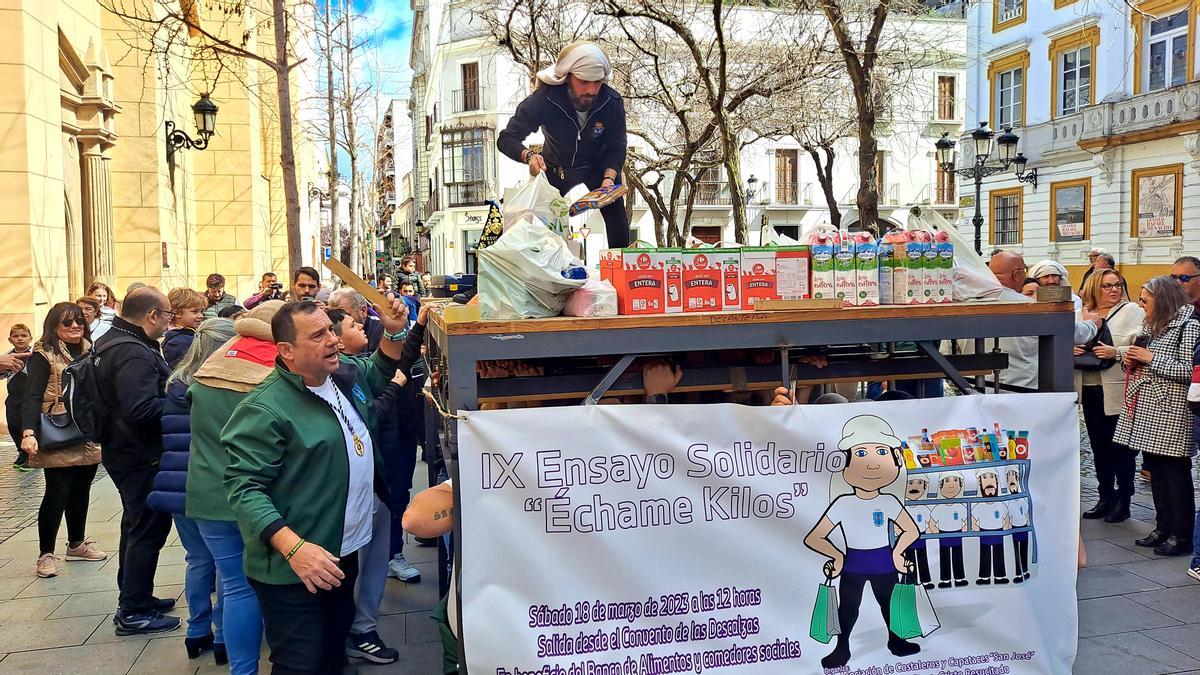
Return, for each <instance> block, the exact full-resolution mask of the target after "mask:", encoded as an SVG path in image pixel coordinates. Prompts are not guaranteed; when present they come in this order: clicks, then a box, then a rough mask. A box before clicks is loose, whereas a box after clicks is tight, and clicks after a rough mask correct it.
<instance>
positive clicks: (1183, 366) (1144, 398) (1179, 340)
mask: <svg viewBox="0 0 1200 675" xmlns="http://www.w3.org/2000/svg"><path fill="white" fill-rule="evenodd" d="M1089 281H1090V279H1089ZM1138 304H1140V305H1141V306H1142V308H1143V309H1145V311H1146V319H1145V321H1144V322H1143V324H1142V330H1141V333H1140V334H1139V335H1138V337H1137V339H1136V340H1134V343H1133V346H1131V347H1128V348H1126V349H1125V350H1123V351H1124V353H1123V355H1122V360H1123V363H1124V366H1125V372H1126V385H1125V404H1124V406H1123V407H1122V409H1121V416H1120V419H1119V420H1118V421H1117V430H1116V433H1115V434H1114V435H1113V442H1114V443H1117V444H1118V445H1123V446H1125V447H1127V448H1129V449H1130V450H1132V451H1134V452H1140V453H1142V468H1144V469H1147V470H1149V471H1150V490H1151V493H1152V494H1153V496H1154V515H1155V520H1156V524H1155V528H1154V531H1153V532H1151V533H1150V534H1148V535H1146V536H1145V537H1143V538H1141V539H1138V540H1137V541H1136V542H1134V543H1136V544H1137V545H1138V546H1142V547H1145V548H1153V549H1154V553H1155V555H1161V556H1176V555H1183V554H1185V553H1190V552H1191V551H1192V534H1193V532H1192V527H1193V524H1194V520H1195V514H1196V498H1195V495H1194V493H1193V492H1192V456H1193V455H1195V454H1196V450H1195V442H1194V441H1193V439H1192V411H1191V409H1190V408H1188V406H1187V390H1188V385H1189V384H1190V383H1191V376H1192V353H1193V352H1194V351H1195V348H1196V340H1197V338H1200V323H1197V322H1196V321H1195V317H1193V313H1194V310H1193V308H1192V305H1191V304H1189V303H1188V297H1187V294H1186V293H1184V291H1183V288H1182V287H1180V285H1179V284H1178V283H1176V282H1175V280H1174V279H1172V278H1171V277H1169V276H1160V277H1155V278H1153V279H1151V280H1150V281H1147V282H1146V285H1144V286H1142V289H1141V292H1140V293H1139V295H1138Z"/></svg>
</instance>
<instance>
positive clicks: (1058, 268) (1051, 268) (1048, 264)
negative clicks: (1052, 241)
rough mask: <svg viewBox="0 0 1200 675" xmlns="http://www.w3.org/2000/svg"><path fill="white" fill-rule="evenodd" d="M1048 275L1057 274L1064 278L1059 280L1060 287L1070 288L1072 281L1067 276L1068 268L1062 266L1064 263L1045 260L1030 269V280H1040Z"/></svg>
mask: <svg viewBox="0 0 1200 675" xmlns="http://www.w3.org/2000/svg"><path fill="white" fill-rule="evenodd" d="M1048 274H1057V275H1058V276H1060V277H1062V279H1060V280H1059V282H1058V285H1059V286H1070V285H1071V279H1070V277H1069V275H1068V274H1067V268H1065V267H1063V266H1062V263H1060V262H1058V261H1057V260H1043V261H1041V262H1039V263H1038V264H1036V265H1034V266H1033V267H1030V268H1029V278H1030V279H1040V278H1041V277H1044V276H1046V275H1048Z"/></svg>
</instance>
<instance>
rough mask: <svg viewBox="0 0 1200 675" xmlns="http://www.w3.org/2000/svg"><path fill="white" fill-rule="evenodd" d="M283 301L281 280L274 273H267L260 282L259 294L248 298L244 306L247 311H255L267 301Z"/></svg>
mask: <svg viewBox="0 0 1200 675" xmlns="http://www.w3.org/2000/svg"><path fill="white" fill-rule="evenodd" d="M282 299H283V284H281V283H279V278H278V277H276V276H275V273H274V272H267V273H265V274H263V275H262V279H261V280H260V281H259V282H258V292H257V293H255V294H254V295H252V296H250V297H248V298H246V302H244V303H242V306H243V307H245V308H246V309H254V308H255V307H257V306H258V304H259V303H262V302H266V301H267V300H282Z"/></svg>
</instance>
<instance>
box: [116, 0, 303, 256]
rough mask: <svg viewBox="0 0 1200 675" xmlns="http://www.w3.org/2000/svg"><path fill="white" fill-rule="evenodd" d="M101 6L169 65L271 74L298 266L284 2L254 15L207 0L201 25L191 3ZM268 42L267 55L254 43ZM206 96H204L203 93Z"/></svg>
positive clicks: (290, 62)
mask: <svg viewBox="0 0 1200 675" xmlns="http://www.w3.org/2000/svg"><path fill="white" fill-rule="evenodd" d="M99 3H100V6H101V8H103V9H104V10H105V11H107V12H109V13H111V14H113V15H114V16H117V17H118V18H120V19H121V20H122V21H123V22H124V23H125V24H126V25H127V26H128V27H129V28H130V29H131V30H132V31H133V32H134V34H135V35H136V36H137V38H136V39H135V40H131V41H130V43H129V44H130V46H131V47H133V48H135V49H143V50H145V51H147V52H150V53H151V54H154V55H156V56H157V57H159V59H160V63H162V64H164V67H169V65H167V64H170V63H171V61H172V59H178V58H183V59H184V60H185V61H186V62H188V63H190V64H193V65H197V66H199V67H200V68H202V69H204V70H207V71H212V72H215V73H217V75H216V76H214V77H213V80H212V82H211V83H210V84H211V85H213V86H215V84H216V79H217V78H218V77H219V76H220V74H222V73H225V74H229V76H230V77H234V78H236V77H237V75H238V74H239V73H244V72H245V70H246V66H247V64H248V63H254V64H257V65H260V66H264V67H266V68H267V69H268V70H269V71H271V72H272V73H273V74H274V75H275V92H276V99H277V100H276V103H277V105H278V111H277V113H278V115H279V135H280V138H279V140H280V156H279V162H280V168H281V170H282V173H283V192H284V200H285V202H286V204H285V214H286V220H287V241H288V263H289V264H290V265H291V267H292V268H293V269H295V268H297V267H299V266H301V265H302V264H303V258H302V252H301V244H300V191H299V187H298V185H297V178H296V151H295V121H294V108H293V104H292V71H293V70H294V69H295V68H297V67H298V66H300V65H301V64H302V63H303V61H302V60H299V59H297V58H296V55H295V52H294V49H293V46H292V38H293V25H294V24H295V23H296V21H295V18H294V17H293V16H292V15H291V13H290V12H289V11H288V3H287V2H286V0H271V3H270V6H271V13H270V15H262V14H258V13H257V12H255V11H254V9H253V8H252V7H251V6H249V5H247V4H246V3H244V2H240V1H238V0H209V1H208V2H207V3H206V4H205V9H206V20H204V21H202V20H201V18H200V14H199V12H198V11H197V4H196V3H195V2H194V1H185V2H179V1H178V0H99ZM263 38H268V39H267V41H268V42H271V43H273V44H272V45H271V47H272V48H271V49H270V50H269V51H268V50H266V49H263V48H261V47H260V43H259V40H260V39H263ZM202 93H209V92H202Z"/></svg>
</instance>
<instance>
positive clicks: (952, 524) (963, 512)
mask: <svg viewBox="0 0 1200 675" xmlns="http://www.w3.org/2000/svg"><path fill="white" fill-rule="evenodd" d="M931 517H932V518H933V519H934V520H936V521H937V524H938V532H961V531H962V529H963V525H965V524H966V523H967V507H966V505H965V504H938V505H937V506H935V507H933V512H932V514H931Z"/></svg>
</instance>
